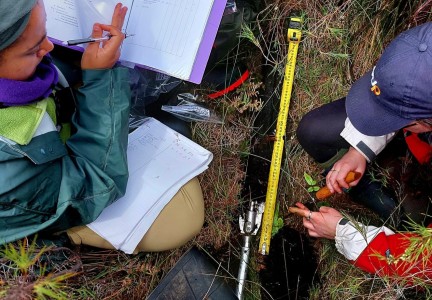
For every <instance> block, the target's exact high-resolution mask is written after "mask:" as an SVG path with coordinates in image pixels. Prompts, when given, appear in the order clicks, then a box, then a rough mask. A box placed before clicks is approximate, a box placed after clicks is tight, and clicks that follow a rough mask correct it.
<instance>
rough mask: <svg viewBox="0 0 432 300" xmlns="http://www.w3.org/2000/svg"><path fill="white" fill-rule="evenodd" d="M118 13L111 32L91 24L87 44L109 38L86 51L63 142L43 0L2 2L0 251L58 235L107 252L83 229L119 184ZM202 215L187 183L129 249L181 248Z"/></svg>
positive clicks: (121, 92)
mask: <svg viewBox="0 0 432 300" xmlns="http://www.w3.org/2000/svg"><path fill="white" fill-rule="evenodd" d="M126 10H127V8H126V7H124V6H123V5H121V4H117V5H116V7H115V10H114V13H113V17H112V23H111V25H103V24H95V25H94V26H93V32H92V37H95V38H97V37H102V36H103V35H104V33H109V34H110V35H111V36H112V37H111V38H110V39H109V40H108V41H106V42H104V43H103V44H100V43H92V44H89V45H88V47H87V48H86V50H85V52H84V54H83V56H82V60H81V69H82V78H83V83H82V86H81V87H80V88H79V90H77V91H76V93H75V99H76V110H75V112H74V113H73V115H72V119H71V126H72V127H71V128H72V129H71V130H70V134H69V135H68V136H66V137H65V133H60V132H59V131H60V129H59V128H60V126H58V125H59V124H58V123H59V122H58V120H59V119H61V118H62V116H61V111H60V109H59V107H60V105H59V103H61V101H62V99H56V100H54V98H55V96H53V95H55V94H56V90H57V89H58V87H59V85H60V84H61V85H63V86H65V85H67V84H66V83H65V82H64V77H63V76H62V74H61V73H59V71H58V69H57V68H56V67H55V66H54V65H53V63H52V60H51V58H50V57H49V55H48V54H49V52H50V51H51V50H53V48H54V46H53V44H52V43H51V42H50V40H49V39H48V38H47V32H46V28H45V23H46V14H45V8H44V4H43V1H42V0H3V1H1V3H0V90H1V92H0V97H1V99H0V107H1V108H0V178H1V184H0V244H4V243H8V242H12V241H15V240H17V239H21V238H24V237H28V236H30V235H33V234H36V233H38V234H39V235H44V234H52V233H58V232H66V233H67V235H68V237H69V238H70V239H71V241H72V242H73V243H75V244H81V243H82V244H88V245H92V246H97V247H103V248H113V247H112V246H111V245H110V244H109V243H108V242H107V241H105V240H104V239H103V238H101V237H100V236H98V235H97V234H96V233H94V232H93V231H91V230H90V229H89V228H88V227H87V226H85V224H88V223H90V222H92V221H93V220H95V219H96V218H97V217H98V215H99V214H100V213H101V211H102V210H103V209H104V208H105V207H106V206H108V205H109V204H111V203H112V202H114V201H116V200H117V199H118V198H119V197H121V196H122V195H123V194H124V193H125V190H126V184H127V180H128V170H127V160H126V146H127V137H128V117H129V105H130V104H129V101H130V87H129V80H128V72H127V70H125V69H124V68H121V67H116V66H115V63H116V61H117V60H118V58H119V55H120V46H121V44H122V42H123V39H124V34H123V33H122V32H121V31H120V28H122V25H123V21H124V18H125V14H126ZM58 94H61V93H58ZM60 134H62V137H63V141H62V139H61V138H60ZM203 211H204V206H203V198H202V193H201V189H200V186H199V183H198V182H197V180H196V179H194V180H192V181H190V182H189V183H188V184H186V185H185V186H183V187H182V188H181V190H180V191H179V192H178V193H177V195H176V196H174V198H173V199H172V200H171V202H170V203H169V204H168V205H167V206H166V207H165V209H164V210H163V211H162V213H161V214H160V215H159V217H158V218H157V219H156V221H155V222H154V223H153V225H152V227H151V228H150V229H149V231H148V232H147V233H146V235H145V236H144V237H143V239H142V240H141V242H140V243H139V244H138V246H137V248H136V251H162V250H167V249H171V248H175V247H178V246H180V245H182V244H184V243H185V242H187V241H188V240H189V239H190V238H192V237H193V236H194V235H195V234H197V233H198V232H199V230H200V229H201V227H202V224H203V219H204V212H203Z"/></svg>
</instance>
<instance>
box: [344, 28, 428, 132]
mask: <svg viewBox="0 0 432 300" xmlns="http://www.w3.org/2000/svg"><path fill="white" fill-rule="evenodd" d="M346 111H347V114H348V118H349V119H350V121H351V123H352V124H353V125H354V127H355V128H356V129H357V130H359V131H360V132H361V133H363V134H365V135H369V136H381V135H385V134H388V133H391V132H394V131H397V130H399V129H401V128H402V127H404V126H407V125H408V124H410V123H411V122H413V121H415V120H421V119H428V118H431V117H432V22H428V23H425V24H423V25H420V26H417V27H414V28H412V29H410V30H407V31H405V32H402V33H401V34H399V35H398V36H397V37H396V38H395V39H394V40H393V41H392V42H391V43H390V44H389V46H388V47H387V48H386V49H385V50H384V53H383V54H382V56H381V57H380V59H379V60H378V62H377V64H376V66H375V67H374V68H373V70H372V71H369V72H367V73H366V74H365V75H363V76H362V77H361V78H360V79H359V80H357V81H356V82H355V83H354V84H353V85H352V87H351V89H350V91H349V92H348V95H347V97H346Z"/></svg>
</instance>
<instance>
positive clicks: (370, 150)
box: [340, 118, 395, 162]
mask: <svg viewBox="0 0 432 300" xmlns="http://www.w3.org/2000/svg"><path fill="white" fill-rule="evenodd" d="M340 135H341V136H342V137H343V138H344V139H345V140H346V141H347V142H348V143H349V144H350V145H351V146H353V147H354V148H355V149H356V150H357V151H359V152H360V153H361V154H362V155H363V156H364V157H365V158H366V160H367V161H368V162H371V161H372V160H373V159H374V158H375V156H377V155H378V153H380V152H381V151H382V150H383V149H384V147H385V146H386V145H387V144H388V143H389V142H390V141H391V140H392V138H393V137H394V135H395V133H394V132H393V133H389V134H386V135H381V136H368V135H364V134H363V133H361V132H360V131H358V130H357V129H356V128H355V127H354V125H353V124H352V123H351V122H350V120H349V119H348V118H347V119H346V120H345V128H344V130H342V132H341V134H340Z"/></svg>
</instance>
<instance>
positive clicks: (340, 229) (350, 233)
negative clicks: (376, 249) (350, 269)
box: [335, 218, 394, 260]
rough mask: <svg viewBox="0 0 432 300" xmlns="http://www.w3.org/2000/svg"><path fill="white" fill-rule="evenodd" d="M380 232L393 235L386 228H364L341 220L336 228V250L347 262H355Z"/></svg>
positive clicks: (361, 225) (343, 219) (360, 224)
mask: <svg viewBox="0 0 432 300" xmlns="http://www.w3.org/2000/svg"><path fill="white" fill-rule="evenodd" d="M381 232H384V233H385V234H386V235H391V234H394V232H393V231H392V230H390V229H388V228H387V227H384V226H383V227H375V226H366V225H363V224H362V223H359V222H356V223H353V222H350V221H348V220H347V219H345V218H342V219H341V220H340V221H339V223H338V225H337V226H336V237H335V242H336V249H337V250H338V252H339V253H340V254H342V255H343V256H345V257H346V258H347V259H349V260H356V259H357V258H358V257H359V255H360V254H361V253H362V252H363V250H364V249H365V248H366V247H367V245H368V244H369V243H370V242H371V241H372V240H373V239H374V238H375V237H376V236H377V235H378V234H379V233H381Z"/></svg>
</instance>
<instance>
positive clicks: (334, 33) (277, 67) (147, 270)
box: [0, 0, 432, 299]
mask: <svg viewBox="0 0 432 300" xmlns="http://www.w3.org/2000/svg"><path fill="white" fill-rule="evenodd" d="M243 2H245V1H242V3H243ZM239 7H240V6H239ZM431 7H432V1H431V0H409V1H397V0H382V1H372V0H328V1H327V0H326V1H324V0H310V1H293V0H263V1H261V3H260V5H259V9H258V10H257V11H256V13H257V14H256V17H255V18H254V19H253V20H252V21H251V22H248V23H245V24H244V26H243V28H242V33H241V34H240V36H239V37H238V45H237V47H236V48H235V49H234V50H233V51H231V53H230V57H229V59H228V60H227V61H229V62H230V63H232V61H240V62H242V63H244V64H246V65H247V67H248V69H249V70H250V72H251V77H250V79H249V80H248V82H247V83H246V84H245V85H243V86H241V87H240V88H239V89H238V90H236V91H234V92H231V93H230V94H228V95H226V96H224V97H223V98H219V99H214V100H212V99H206V98H205V96H203V95H205V94H207V93H208V91H209V90H211V88H212V87H209V86H196V87H194V89H195V90H194V91H193V92H194V93H195V94H198V95H200V96H201V99H202V100H203V101H205V102H206V103H207V104H208V105H209V106H210V107H211V108H212V109H213V110H214V111H215V112H216V113H217V114H218V115H219V116H221V117H223V119H224V124H223V125H219V124H211V123H195V124H193V125H192V129H193V138H194V140H195V141H197V142H198V143H199V144H201V145H203V146H204V147H206V148H207V149H208V150H210V151H211V152H213V154H214V159H213V162H212V164H211V165H210V168H209V169H208V170H207V171H206V172H204V173H203V174H202V175H200V177H199V179H200V182H201V185H202V188H203V193H204V197H205V201H206V219H205V225H204V228H203V229H202V231H201V233H200V234H199V235H198V236H197V237H196V238H195V239H194V240H192V241H190V242H189V243H188V244H187V245H185V246H184V247H181V248H180V249H176V250H173V251H167V252H163V253H141V254H138V255H125V254H123V253H121V252H118V251H108V250H99V249H94V248H90V247H85V246H81V247H70V250H68V249H65V248H61V247H56V246H51V247H48V248H42V249H39V248H37V246H36V245H35V244H33V243H32V241H24V242H23V241H21V242H19V243H15V244H9V245H6V247H5V248H3V250H2V251H1V252H0V255H1V257H0V289H1V291H0V297H4V298H8V299H20V298H21V299H29V298H37V299H68V298H69V299H144V298H146V297H147V296H148V295H149V293H150V292H151V291H152V290H153V289H154V288H155V287H156V286H157V284H158V283H159V282H160V280H161V278H163V277H164V275H165V274H167V272H168V271H169V270H170V269H171V268H172V267H173V266H174V265H175V263H176V262H177V261H178V259H179V258H180V257H181V256H182V254H184V253H185V252H186V251H187V249H189V248H190V247H191V246H197V247H198V248H199V249H201V250H202V251H204V252H206V253H208V254H209V255H210V256H212V257H213V258H214V259H215V260H216V261H218V262H220V265H221V266H222V267H223V268H224V269H225V270H227V272H228V273H227V274H228V275H227V281H228V282H229V283H230V284H231V285H232V286H234V287H235V286H236V277H237V267H238V260H239V257H240V249H241V245H242V237H241V235H240V231H239V226H238V218H239V215H240V214H242V213H243V212H244V210H245V207H247V203H248V201H250V200H251V199H250V197H248V196H247V193H245V192H244V182H245V180H246V175H247V174H248V171H249V170H248V167H249V166H248V158H250V157H251V156H256V154H255V151H254V150H255V149H256V148H257V147H259V145H260V143H261V141H262V140H265V139H266V138H269V137H270V136H271V130H272V129H273V128H274V124H275V122H276V119H275V118H274V112H275V111H276V112H277V102H278V99H279V98H280V87H281V83H282V80H283V72H284V67H285V59H286V54H287V48H288V47H287V41H286V25H287V19H288V18H289V16H291V15H293V14H297V15H300V16H301V17H302V18H303V20H304V24H303V28H302V31H303V34H304V36H303V40H302V42H301V45H300V49H299V54H298V59H297V66H296V73H295V82H294V90H293V95H292V101H291V106H290V111H289V120H288V127H287V132H286V144H285V159H284V161H283V163H282V169H281V179H280V184H279V193H278V202H279V204H280V205H279V217H281V218H282V220H283V223H284V225H285V226H287V227H290V228H294V229H296V230H298V231H299V232H301V233H305V231H304V229H303V227H302V225H301V220H300V218H298V217H295V216H292V215H290V214H288V207H289V206H291V205H293V203H295V202H297V201H301V202H311V201H313V199H312V194H311V193H310V189H311V188H312V190H314V187H315V186H322V185H323V184H324V178H323V177H322V176H321V175H320V173H321V170H320V169H319V167H318V166H317V165H316V164H315V163H314V162H313V161H312V159H311V158H310V157H308V156H307V155H306V154H305V152H304V151H303V150H302V149H301V147H300V146H299V144H298V142H297V140H296V137H295V129H296V127H297V123H298V122H299V120H300V118H301V117H302V116H303V115H304V114H305V113H306V112H308V111H310V110H311V109H313V108H315V107H318V106H320V105H322V104H324V103H328V102H330V101H332V100H335V99H338V98H340V97H343V96H345V95H346V93H347V91H348V89H349V87H350V85H351V83H352V82H353V81H355V80H356V79H357V78H359V77H360V76H361V75H362V74H363V73H364V72H366V71H368V70H369V69H371V68H372V66H373V65H374V63H375V62H376V60H377V58H378V57H379V55H380V53H381V52H382V49H383V47H385V45H387V44H388V43H389V42H390V41H391V40H392V39H393V38H394V37H395V35H397V34H398V33H400V32H401V31H403V30H405V29H408V28H410V27H413V26H415V25H417V24H421V23H423V22H425V21H427V20H429V19H431V16H430V14H431ZM271 112H273V115H272V113H271ZM257 119H258V120H262V119H264V120H266V122H262V123H261V124H258V123H257V122H256V120H257ZM258 159H259V160H262V161H263V162H266V163H267V164H268V161H269V160H270V157H264V156H262V157H258ZM260 172H262V173H266V172H268V170H265V169H263V170H261V171H260ZM305 174H307V180H305ZM383 174H385V172H383ZM381 178H385V176H381ZM254 200H256V199H254ZM329 205H331V206H332V207H335V208H338V209H341V210H343V211H344V212H345V213H347V214H349V215H351V216H353V217H355V218H356V219H359V220H362V221H365V222H367V223H371V224H379V221H378V219H377V217H376V216H375V215H373V214H372V213H371V212H369V211H367V210H365V209H363V208H362V207H360V206H358V205H356V204H354V203H352V202H350V200H349V199H348V198H347V197H345V196H337V197H333V198H332V199H330V200H329ZM416 230H417V231H419V232H421V233H423V235H422V240H420V241H417V242H419V244H420V245H421V248H420V247H417V249H419V248H420V249H421V250H424V249H425V248H426V249H427V250H428V251H431V249H430V247H431V245H432V243H431V242H430V239H431V232H430V231H429V230H427V229H425V228H423V227H417V228H416ZM258 240H259V236H257V237H256V238H255V239H254V241H253V244H254V245H252V247H253V248H252V249H257V247H258ZM414 242H416V241H414ZM311 243H312V244H313V246H314V249H315V250H314V251H315V253H316V255H317V266H318V267H317V270H316V273H315V277H316V278H317V281H316V282H315V284H314V285H313V287H312V288H311V290H310V293H309V297H310V299H416V298H417V299H425V298H427V297H430V296H431V295H430V294H431V291H430V289H429V287H428V285H430V282H419V283H418V284H417V286H416V288H407V287H405V286H403V285H400V282H399V281H398V280H394V278H378V277H376V276H373V275H370V274H366V273H364V272H362V271H360V270H358V269H356V268H354V267H352V266H351V265H350V264H349V263H348V262H347V261H346V260H345V259H344V258H343V257H342V256H341V255H339V254H338V253H337V251H336V249H335V247H334V244H333V243H332V242H331V241H325V240H311ZM419 244H417V245H419ZM413 249H414V248H413ZM252 252H253V253H252V255H251V256H252V257H251V260H250V265H249V267H248V281H247V285H246V289H245V298H246V299H262V298H268V299H272V296H271V295H269V294H268V293H267V292H266V291H265V290H264V289H263V285H262V284H261V282H260V279H259V270H260V268H265V265H264V266H263V262H262V258H260V255H259V254H257V253H256V251H252ZM54 254H55V256H59V255H60V256H61V258H62V259H59V260H50V259H49V257H52V256H53V255H54ZM288 267H289V266H288Z"/></svg>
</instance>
